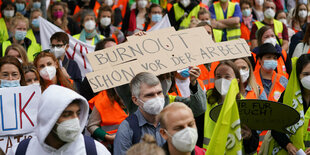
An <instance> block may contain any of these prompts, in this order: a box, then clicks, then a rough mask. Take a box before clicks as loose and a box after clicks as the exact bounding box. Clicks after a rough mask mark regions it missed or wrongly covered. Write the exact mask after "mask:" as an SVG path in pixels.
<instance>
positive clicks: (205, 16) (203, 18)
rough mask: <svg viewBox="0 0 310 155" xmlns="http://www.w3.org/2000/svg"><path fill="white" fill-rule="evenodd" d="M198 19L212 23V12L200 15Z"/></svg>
mask: <svg viewBox="0 0 310 155" xmlns="http://www.w3.org/2000/svg"><path fill="white" fill-rule="evenodd" d="M198 19H199V20H200V21H202V22H207V23H208V24H209V25H211V20H210V19H211V17H210V14H208V13H204V14H201V15H198Z"/></svg>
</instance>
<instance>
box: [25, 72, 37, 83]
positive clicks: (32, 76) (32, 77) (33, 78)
mask: <svg viewBox="0 0 310 155" xmlns="http://www.w3.org/2000/svg"><path fill="white" fill-rule="evenodd" d="M25 81H26V85H27V86H29V85H40V81H39V78H38V77H37V75H36V73H35V72H32V71H29V72H27V73H25Z"/></svg>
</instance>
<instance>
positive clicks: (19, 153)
mask: <svg viewBox="0 0 310 155" xmlns="http://www.w3.org/2000/svg"><path fill="white" fill-rule="evenodd" d="M30 140H31V138H27V139H24V140H23V141H21V142H20V143H19V144H18V146H17V149H16V153H15V155H25V154H26V151H27V148H28V144H29V142H30Z"/></svg>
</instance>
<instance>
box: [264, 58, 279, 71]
mask: <svg viewBox="0 0 310 155" xmlns="http://www.w3.org/2000/svg"><path fill="white" fill-rule="evenodd" d="M277 66H278V61H276V60H265V61H264V64H263V67H264V68H265V69H266V70H274V69H276V68H277Z"/></svg>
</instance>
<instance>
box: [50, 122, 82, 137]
mask: <svg viewBox="0 0 310 155" xmlns="http://www.w3.org/2000/svg"><path fill="white" fill-rule="evenodd" d="M56 133H57V135H58V137H59V139H61V140H62V141H64V142H73V141H74V140H75V139H76V138H77V137H78V135H79V134H80V120H79V119H78V118H74V119H69V120H66V121H63V122H61V123H59V124H57V128H56Z"/></svg>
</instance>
